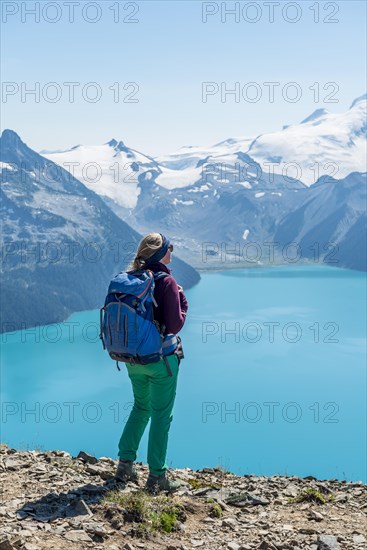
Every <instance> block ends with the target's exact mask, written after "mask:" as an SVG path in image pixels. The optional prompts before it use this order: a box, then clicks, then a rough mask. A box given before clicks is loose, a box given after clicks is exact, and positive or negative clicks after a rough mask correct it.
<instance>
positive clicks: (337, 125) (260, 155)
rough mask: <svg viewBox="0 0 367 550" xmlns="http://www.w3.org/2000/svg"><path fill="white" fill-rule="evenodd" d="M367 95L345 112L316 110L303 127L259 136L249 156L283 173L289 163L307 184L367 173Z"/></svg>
mask: <svg viewBox="0 0 367 550" xmlns="http://www.w3.org/2000/svg"><path fill="white" fill-rule="evenodd" d="M366 98H367V96H366V94H365V95H363V96H361V97H359V98H357V99H355V100H354V101H353V103H352V105H351V106H350V108H349V110H348V111H346V112H345V113H340V114H334V113H329V112H328V111H327V110H325V109H317V110H316V111H314V112H313V113H312V114H311V115H310V116H308V117H307V118H306V119H305V120H303V121H302V122H301V123H300V124H294V125H289V126H287V127H286V128H284V129H283V130H281V131H279V132H273V133H270V134H263V135H261V136H259V137H257V138H256V139H255V140H254V141H253V143H252V144H251V146H250V147H249V149H248V151H247V153H248V154H249V155H250V156H251V157H252V158H254V159H255V160H257V161H258V162H259V163H260V164H261V165H264V162H274V163H279V167H278V168H276V171H277V172H278V173H281V172H282V170H283V169H285V166H286V165H287V164H289V163H297V165H298V167H299V169H300V171H299V172H298V175H297V173H296V171H292V170H291V169H290V170H289V173H290V175H292V176H293V177H298V178H299V179H300V180H302V181H303V182H304V183H305V184H306V185H312V184H313V183H315V182H316V181H317V180H318V179H319V177H321V176H323V175H328V176H332V177H334V179H338V180H339V179H342V178H345V177H346V176H347V175H348V174H350V173H351V172H364V171H365V170H366V134H367V120H366V116H367V115H366V106H367V101H366Z"/></svg>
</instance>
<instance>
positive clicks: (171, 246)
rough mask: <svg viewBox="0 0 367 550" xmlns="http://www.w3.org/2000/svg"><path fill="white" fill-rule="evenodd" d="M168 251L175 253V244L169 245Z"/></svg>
mask: <svg viewBox="0 0 367 550" xmlns="http://www.w3.org/2000/svg"><path fill="white" fill-rule="evenodd" d="M168 250H170V251H171V252H172V251H173V244H170V245H169V247H168Z"/></svg>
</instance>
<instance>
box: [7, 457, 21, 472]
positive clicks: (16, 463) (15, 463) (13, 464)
mask: <svg viewBox="0 0 367 550" xmlns="http://www.w3.org/2000/svg"><path fill="white" fill-rule="evenodd" d="M4 466H5V468H6V469H7V470H19V468H22V466H23V464H22V462H21V461H20V460H17V459H15V458H6V459H5V460H4Z"/></svg>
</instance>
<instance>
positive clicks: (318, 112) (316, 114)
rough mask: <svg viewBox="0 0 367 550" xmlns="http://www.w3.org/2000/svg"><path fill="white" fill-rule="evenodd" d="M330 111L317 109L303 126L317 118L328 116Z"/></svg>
mask: <svg viewBox="0 0 367 550" xmlns="http://www.w3.org/2000/svg"><path fill="white" fill-rule="evenodd" d="M328 114H329V111H327V110H326V109H316V111H314V112H313V113H312V114H311V115H310V116H308V117H307V118H305V119H304V120H302V122H301V124H305V123H306V122H311V121H312V120H316V119H317V118H320V117H322V116H324V115H328Z"/></svg>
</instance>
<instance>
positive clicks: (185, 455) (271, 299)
mask: <svg viewBox="0 0 367 550" xmlns="http://www.w3.org/2000/svg"><path fill="white" fill-rule="evenodd" d="M173 274H174V273H173ZM186 296H187V298H188V301H189V311H188V316H187V321H186V324H185V326H184V328H183V330H182V331H181V332H180V335H181V337H182V342H183V347H184V353H185V358H184V359H183V360H182V361H181V364H180V373H179V380H178V388H177V396H176V402H175V408H174V417H173V422H172V425H171V431H170V436H169V444H168V454H167V464H168V466H169V467H171V468H183V467H186V466H188V467H190V468H193V469H198V468H203V467H214V466H218V465H220V466H222V467H224V468H226V469H228V470H230V471H232V472H234V473H236V474H239V475H243V474H257V475H274V474H282V475H298V476H307V475H313V476H315V477H318V478H320V479H330V478H337V479H347V480H353V481H358V480H361V481H363V482H366V481H367V475H366V466H365V465H366V314H365V306H366V275H365V274H364V273H359V272H354V271H349V270H344V269H338V268H334V267H328V266H322V265H314V266H310V265H307V266H300V265H298V266H278V267H270V268H261V269H240V270H230V271H223V272H215V273H203V274H202V279H201V281H200V283H199V284H198V285H196V286H195V287H194V288H192V289H191V290H188V291H186ZM98 333H99V311H98V310H95V311H86V312H82V313H76V314H73V315H72V316H71V317H69V319H68V320H67V321H65V322H64V323H59V324H57V325H49V326H44V327H36V328H35V329H29V330H25V331H18V332H13V333H7V334H3V335H2V373H1V402H2V410H1V416H2V418H1V420H2V428H1V441H2V442H5V443H7V444H9V445H11V446H13V447H16V448H19V449H35V448H36V449H42V450H46V449H63V450H66V451H69V452H70V453H72V454H73V455H75V454H77V453H78V452H79V451H80V450H84V451H86V452H89V453H91V454H94V455H96V456H97V457H100V456H112V457H113V458H116V457H117V444H118V440H119V438H120V435H121V432H122V429H123V426H124V423H125V421H126V419H127V416H128V414H129V411H130V408H131V406H132V390H131V384H130V380H129V378H128V376H127V372H126V368H125V366H124V364H121V372H119V371H118V370H117V368H116V364H115V362H114V361H112V360H111V359H110V358H109V357H108V355H107V352H106V351H103V349H102V345H101V342H100V340H99V339H98ZM148 431H149V425H148V427H147V430H146V432H145V434H144V436H143V439H142V442H141V446H140V449H139V454H138V458H137V460H138V461H142V462H144V463H146V452H147V437H148Z"/></svg>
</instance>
